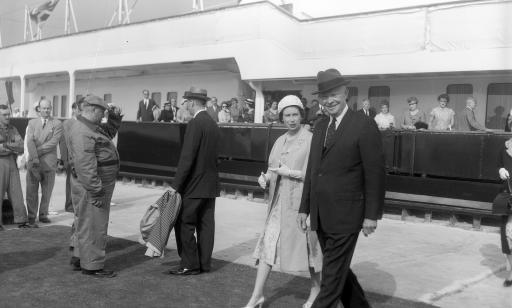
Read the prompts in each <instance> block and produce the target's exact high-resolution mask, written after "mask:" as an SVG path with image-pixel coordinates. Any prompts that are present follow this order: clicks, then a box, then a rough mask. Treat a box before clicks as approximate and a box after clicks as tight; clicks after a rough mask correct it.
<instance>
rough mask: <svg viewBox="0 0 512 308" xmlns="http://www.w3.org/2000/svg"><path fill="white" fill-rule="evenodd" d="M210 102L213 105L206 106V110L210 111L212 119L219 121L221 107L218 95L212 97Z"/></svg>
mask: <svg viewBox="0 0 512 308" xmlns="http://www.w3.org/2000/svg"><path fill="white" fill-rule="evenodd" d="M210 103H211V106H208V107H207V108H206V112H208V114H209V115H210V117H212V119H213V120H214V121H215V122H219V111H220V107H219V105H217V98H216V97H212V98H211V99H210Z"/></svg>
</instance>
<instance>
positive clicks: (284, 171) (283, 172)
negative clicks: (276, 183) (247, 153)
mask: <svg viewBox="0 0 512 308" xmlns="http://www.w3.org/2000/svg"><path fill="white" fill-rule="evenodd" d="M268 170H269V171H272V172H275V173H277V174H278V175H280V176H290V171H291V170H290V167H288V166H287V165H285V164H281V166H279V168H268Z"/></svg>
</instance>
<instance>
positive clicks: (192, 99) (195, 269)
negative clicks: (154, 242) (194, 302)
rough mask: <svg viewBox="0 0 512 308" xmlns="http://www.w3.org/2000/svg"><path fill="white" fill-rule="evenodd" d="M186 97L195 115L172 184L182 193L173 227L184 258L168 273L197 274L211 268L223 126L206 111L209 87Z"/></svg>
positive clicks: (187, 94) (190, 123)
mask: <svg viewBox="0 0 512 308" xmlns="http://www.w3.org/2000/svg"><path fill="white" fill-rule="evenodd" d="M183 98H185V99H187V100H188V102H189V106H190V107H189V108H190V109H191V110H190V111H191V113H192V114H193V115H194V117H193V118H192V120H190V122H188V124H187V130H186V132H185V137H184V141H183V142H184V143H183V147H182V150H181V155H180V160H179V162H178V170H177V171H176V175H175V177H174V182H173V184H172V187H173V188H174V189H175V190H176V191H177V192H178V193H180V194H181V196H182V200H183V201H182V202H183V204H182V207H181V211H180V213H179V215H178V219H177V221H176V226H175V228H174V230H175V232H176V244H177V248H178V254H179V255H180V257H181V262H180V266H179V267H178V268H176V269H172V270H171V271H169V274H172V275H197V274H200V273H201V272H209V271H210V269H211V257H212V252H213V240H214V235H215V220H214V218H215V198H216V197H218V196H219V174H218V169H217V156H218V151H219V146H218V143H219V138H220V130H219V127H218V126H217V123H215V121H213V119H212V118H211V117H210V116H209V115H208V113H207V112H206V101H207V100H208V97H207V92H206V90H204V89H198V88H196V87H192V88H190V91H187V92H185V95H184V96H183ZM194 232H196V233H197V239H196V237H195V236H194Z"/></svg>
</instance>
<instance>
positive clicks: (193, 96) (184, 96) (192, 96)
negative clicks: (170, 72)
mask: <svg viewBox="0 0 512 308" xmlns="http://www.w3.org/2000/svg"><path fill="white" fill-rule="evenodd" d="M183 98H185V99H192V98H195V99H200V100H203V101H205V102H206V101H209V100H210V98H209V97H208V96H203V95H194V94H190V95H183Z"/></svg>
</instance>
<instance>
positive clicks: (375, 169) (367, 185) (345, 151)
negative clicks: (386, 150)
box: [299, 109, 385, 234]
mask: <svg viewBox="0 0 512 308" xmlns="http://www.w3.org/2000/svg"><path fill="white" fill-rule="evenodd" d="M328 124H329V118H325V119H322V120H320V121H318V122H317V126H315V131H314V133H313V139H312V140H311V151H310V154H309V161H308V166H307V171H306V177H305V179H304V190H303V192H302V201H301V205H300V210H299V213H306V214H309V215H310V219H311V229H312V230H317V229H318V226H319V224H321V227H322V230H323V231H324V232H327V233H341V234H350V233H353V232H357V231H359V230H360V229H361V226H362V223H363V220H364V218H369V219H373V220H377V219H380V218H381V217H382V206H383V203H384V189H385V188H384V177H385V172H384V154H383V150H382V140H381V136H380V132H379V130H378V128H377V125H376V124H375V121H373V119H371V118H369V117H367V116H365V115H364V114H363V113H359V112H354V111H352V110H350V109H348V110H347V113H346V114H345V116H344V117H343V119H342V121H341V123H340V125H339V127H338V129H337V130H336V133H335V137H334V138H335V139H334V142H333V143H332V144H331V146H330V147H329V148H326V149H325V150H324V149H323V148H324V139H325V134H326V131H327V126H328Z"/></svg>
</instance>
